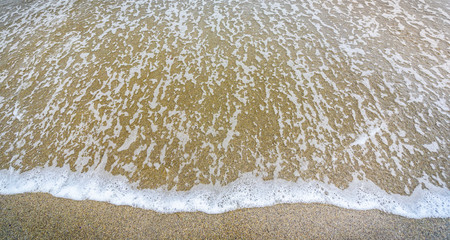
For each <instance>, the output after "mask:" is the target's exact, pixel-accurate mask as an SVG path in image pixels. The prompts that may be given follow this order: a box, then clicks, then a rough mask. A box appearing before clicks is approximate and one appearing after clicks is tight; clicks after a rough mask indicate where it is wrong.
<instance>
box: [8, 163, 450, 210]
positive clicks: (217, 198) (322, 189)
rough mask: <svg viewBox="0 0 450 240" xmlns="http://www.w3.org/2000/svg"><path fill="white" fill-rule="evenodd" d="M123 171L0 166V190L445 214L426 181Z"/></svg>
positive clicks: (120, 201) (171, 206)
mask: <svg viewBox="0 0 450 240" xmlns="http://www.w3.org/2000/svg"><path fill="white" fill-rule="evenodd" d="M135 186H136V184H129V183H128V181H127V179H126V178H125V177H123V176H113V175H111V174H110V173H107V172H104V171H102V172H96V173H95V174H91V173H88V174H86V173H84V174H81V173H76V172H71V171H70V170H69V169H67V168H55V167H47V168H37V169H33V170H30V171H27V172H24V173H19V172H17V171H14V170H5V169H3V170H0V194H4V195H10V194H20V193H32V192H44V193H49V194H51V195H53V196H55V197H62V198H68V199H73V200H95V201H102V202H109V203H112V204H115V205H129V206H133V207H138V208H143V209H148V210H154V211H157V212H162V213H173V212H195V211H201V212H205V213H209V214H218V213H224V212H228V211H232V210H236V209H240V208H252V207H266V206H272V205H275V204H281V203H323V204H331V205H335V206H338V207H342V208H346V209H355V210H370V209H379V210H382V211H385V212H387V213H391V214H395V215H400V216H404V217H408V218H428V217H433V218H448V217H450V193H449V191H448V190H447V189H444V188H439V187H436V186H433V185H431V184H429V185H427V188H429V189H428V190H424V189H420V188H419V187H418V188H416V189H415V191H414V192H413V193H412V194H411V195H410V196H402V195H398V194H388V193H386V192H385V191H383V190H382V189H380V188H379V187H377V186H376V185H375V184H373V183H372V182H368V181H353V182H352V183H351V184H350V186H349V187H348V188H347V189H344V190H341V189H339V188H337V187H335V186H332V185H328V184H325V183H322V182H318V181H311V182H305V181H302V180H299V181H297V182H296V183H294V182H289V181H285V180H280V179H278V180H270V181H263V180H262V179H261V178H258V177H254V176H252V175H250V174H244V175H242V176H240V177H239V179H238V180H237V181H234V182H232V183H230V184H228V185H226V186H213V185H197V186H195V187H193V188H192V189H191V190H189V191H174V190H166V189H163V188H159V189H143V190H139V189H136V187H135Z"/></svg>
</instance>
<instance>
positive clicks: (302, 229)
mask: <svg viewBox="0 0 450 240" xmlns="http://www.w3.org/2000/svg"><path fill="white" fill-rule="evenodd" d="M0 211H1V213H0V215H1V216H2V217H1V218H0V226H1V227H0V229H1V230H0V238H2V239H17V238H20V239H36V238H37V239H42V238H46V239H59V238H65V239H69V238H70V239H110V238H114V239H124V238H128V239H163V238H177V239H199V238H200V239H218V238H220V239H237V238H242V239H249V238H251V239H274V238H278V239H279V238H283V239H300V238H303V239H448V237H449V236H450V221H449V219H448V218H447V219H409V218H404V217H400V216H396V215H391V214H387V213H384V212H381V211H379V210H370V211H355V210H347V209H342V208H338V207H335V206H330V205H323V204H281V205H277V206H272V207H265V208H254V209H241V210H237V211H232V212H228V213H224V214H215V215H210V214H205V213H175V214H161V213H156V212H154V211H149V210H143V209H138V208H133V207H129V206H116V205H112V204H109V203H102V202H96V201H74V200H68V199H61V198H55V197H53V196H51V195H49V194H41V193H37V194H36V193H33V194H18V195H0Z"/></svg>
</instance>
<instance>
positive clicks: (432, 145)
mask: <svg viewBox="0 0 450 240" xmlns="http://www.w3.org/2000/svg"><path fill="white" fill-rule="evenodd" d="M423 146H424V147H425V148H426V149H428V151H430V152H438V150H439V145H438V144H437V142H432V143H430V144H424V145H423Z"/></svg>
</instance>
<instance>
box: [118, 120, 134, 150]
mask: <svg viewBox="0 0 450 240" xmlns="http://www.w3.org/2000/svg"><path fill="white" fill-rule="evenodd" d="M126 129H127V131H128V133H129V135H128V138H127V139H126V140H125V142H124V143H123V144H122V146H120V148H119V149H117V151H119V152H120V151H123V150H127V149H128V148H129V147H130V145H131V144H132V143H134V142H135V141H136V139H137V136H138V134H137V133H138V130H139V128H138V127H135V128H134V129H133V130H131V128H130V127H129V126H126Z"/></svg>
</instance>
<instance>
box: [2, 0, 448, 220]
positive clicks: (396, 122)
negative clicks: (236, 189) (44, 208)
mask: <svg viewBox="0 0 450 240" xmlns="http://www.w3.org/2000/svg"><path fill="white" fill-rule="evenodd" d="M449 35H450V3H449V2H448V1H394V0H386V1H382V0H373V1H345V0H342V1H313V0H308V1H307V0H305V1H288V0H285V1H281V0H280V1H277V0H273V1H270V0H255V1H253V0H249V1H225V0H218V1H209V0H205V1H197V0H192V1H171V0H161V1H86V0H79V1H72V0H65V1H52V0H51V1H17V0H12V1H0V153H1V155H0V169H5V170H6V169H8V172H9V173H11V172H13V171H14V170H17V171H19V172H23V173H26V172H27V171H29V170H33V169H44V170H45V169H55V167H58V168H59V167H62V168H65V169H68V168H70V170H71V171H73V172H77V173H84V174H85V175H86V176H92V175H96V174H97V173H98V172H102V173H105V172H106V173H110V174H112V175H115V176H125V177H126V178H127V182H129V183H130V184H132V185H133V186H134V188H135V189H157V188H160V187H163V188H165V189H167V190H177V191H185V190H190V189H192V188H193V187H194V186H200V185H214V186H225V185H227V184H229V183H232V182H233V181H235V180H237V179H239V178H240V177H242V176H248V175H251V176H253V177H255V178H258V179H263V180H277V179H284V180H287V181H289V182H298V181H304V182H311V181H315V182H319V183H324V184H328V185H330V186H336V187H337V188H338V189H346V188H348V187H349V186H350V185H351V184H352V183H354V182H357V181H362V182H373V183H374V184H375V185H376V186H377V187H378V188H381V189H382V190H384V191H385V192H386V193H388V194H401V195H410V194H411V193H412V192H413V191H414V190H415V189H425V190H426V189H429V188H432V187H439V188H441V189H444V190H445V191H444V192H445V194H446V195H445V196H450V195H449V191H448V189H449V183H450V181H449V169H450V166H449V157H450V148H449V145H450V141H449V137H450V110H449V97H448V96H449V94H450V74H449V71H450V44H449V42H450V36H449ZM6 172H7V171H4V172H3V175H4V176H6V175H8V174H7V173H6ZM16 173H18V172H16ZM38 175H39V174H37V175H33V177H30V178H31V180H32V179H33V178H36V177H37V176H38ZM4 185H5V182H4ZM6 185H8V184H6ZM3 187H4V188H5V186H3ZM6 187H7V186H6ZM445 204H447V205H445ZM445 204H444V205H445V206H446V207H447V209H446V211H447V212H446V213H445V214H447V215H450V210H449V209H448V208H449V206H450V203H449V202H448V201H447V202H446V203H445ZM445 214H444V215H445Z"/></svg>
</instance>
